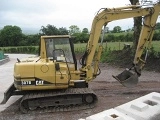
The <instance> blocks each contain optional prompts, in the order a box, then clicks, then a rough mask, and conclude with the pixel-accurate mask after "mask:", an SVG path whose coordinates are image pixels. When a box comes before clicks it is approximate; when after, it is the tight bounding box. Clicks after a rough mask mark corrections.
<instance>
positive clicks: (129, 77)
mask: <svg viewBox="0 0 160 120" xmlns="http://www.w3.org/2000/svg"><path fill="white" fill-rule="evenodd" d="M112 76H113V77H114V78H115V79H116V80H117V81H119V82H120V83H121V84H122V85H123V86H125V87H134V86H136V85H137V83H138V75H137V73H132V72H131V71H129V70H124V71H123V72H122V73H120V74H119V75H117V76H114V75H112Z"/></svg>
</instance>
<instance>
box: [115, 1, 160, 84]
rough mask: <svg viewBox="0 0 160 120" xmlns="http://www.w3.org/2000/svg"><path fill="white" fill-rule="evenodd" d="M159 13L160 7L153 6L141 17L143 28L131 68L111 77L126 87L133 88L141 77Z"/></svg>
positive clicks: (157, 5)
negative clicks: (147, 13)
mask: <svg viewBox="0 0 160 120" xmlns="http://www.w3.org/2000/svg"><path fill="white" fill-rule="evenodd" d="M159 12H160V5H159V3H158V4H156V5H154V6H153V8H152V9H151V11H150V14H149V15H146V16H143V26H142V29H141V33H140V37H139V40H138V45H137V49H136V53H135V57H134V61H133V66H132V67H131V68H130V69H126V70H124V71H123V72H122V73H120V74H119V75H117V76H113V77H114V78H116V79H117V80H118V81H119V82H120V83H121V84H122V85H124V86H126V87H134V86H135V85H136V84H137V83H138V77H139V76H140V75H141V70H142V69H143V67H144V65H145V64H146V59H147V56H148V50H149V48H150V45H151V42H152V38H153V34H154V28H155V26H156V21H157V18H158V15H159ZM144 50H146V54H145V57H144V58H142V53H143V52H144Z"/></svg>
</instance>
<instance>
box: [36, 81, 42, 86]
mask: <svg viewBox="0 0 160 120" xmlns="http://www.w3.org/2000/svg"><path fill="white" fill-rule="evenodd" d="M43 84H44V81H43V80H36V85H43Z"/></svg>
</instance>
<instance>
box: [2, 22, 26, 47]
mask: <svg viewBox="0 0 160 120" xmlns="http://www.w3.org/2000/svg"><path fill="white" fill-rule="evenodd" d="M22 37H23V34H22V30H21V28H20V27H18V26H12V25H7V26H4V28H3V29H2V30H1V32H0V46H19V45H20V42H21V41H22Z"/></svg>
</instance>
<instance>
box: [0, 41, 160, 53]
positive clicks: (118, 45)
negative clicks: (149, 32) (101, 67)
mask: <svg viewBox="0 0 160 120" xmlns="http://www.w3.org/2000/svg"><path fill="white" fill-rule="evenodd" d="M124 44H130V45H132V42H106V43H103V47H104V48H107V49H109V50H111V51H112V50H122V49H123V47H124ZM86 45H87V43H78V44H74V49H75V52H76V53H83V52H84V51H85V49H86ZM19 47H23V46H19ZM25 47H27V46H25ZM32 47H35V48H38V46H32ZM152 47H153V48H154V50H155V51H157V52H160V41H152ZM11 48H18V47H0V50H1V49H2V50H3V49H11Z"/></svg>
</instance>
